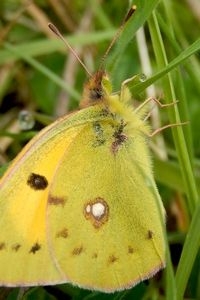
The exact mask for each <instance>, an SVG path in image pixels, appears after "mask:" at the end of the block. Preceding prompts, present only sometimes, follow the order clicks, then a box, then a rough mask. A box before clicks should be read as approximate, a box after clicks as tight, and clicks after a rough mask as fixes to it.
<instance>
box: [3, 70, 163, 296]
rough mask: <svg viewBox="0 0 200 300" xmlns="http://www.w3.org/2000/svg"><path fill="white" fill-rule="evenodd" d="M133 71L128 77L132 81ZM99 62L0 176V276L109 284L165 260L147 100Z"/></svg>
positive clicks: (134, 278) (110, 288)
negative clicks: (135, 102)
mask: <svg viewBox="0 0 200 300" xmlns="http://www.w3.org/2000/svg"><path fill="white" fill-rule="evenodd" d="M133 80H134V79H133V78H131V79H129V80H127V81H133ZM127 81H125V82H124V83H122V87H121V90H120V92H119V93H113V92H112V86H111V83H110V80H109V78H108V76H107V74H106V73H105V72H104V71H102V70H99V71H98V72H97V73H95V74H94V75H93V76H91V78H90V79H89V81H88V83H87V84H86V86H85V88H84V91H83V99H82V106H84V108H83V109H81V110H79V111H77V112H75V113H71V114H69V115H67V116H65V117H62V118H60V119H58V120H57V121H56V122H54V123H53V124H52V125H50V126H48V127H46V128H45V129H44V130H42V131H41V132H40V133H39V134H38V135H37V136H36V137H35V138H33V140H32V141H30V142H29V143H28V144H27V145H26V146H25V148H24V149H23V150H22V152H21V153H20V154H19V155H18V156H17V158H16V159H15V160H14V162H13V163H12V165H11V167H10V168H9V169H8V171H7V172H6V173H5V175H4V176H3V178H2V179H1V181H0V214H1V215H0V228H1V230H0V266H1V267H0V285H4V286H34V285H53V284H59V283H66V282H69V283H72V284H73V285H78V286H80V287H83V288H87V289H91V290H99V291H104V292H114V291H119V290H123V289H128V288H130V287H132V286H134V285H136V284H137V283H139V282H140V281H142V280H145V279H147V278H149V277H151V276H153V275H154V274H155V273H156V272H158V271H159V270H160V269H162V268H163V267H164V266H165V238H164V219H165V213H164V208H163V205H162V201H161V199H160V196H159V194H158V191H157V188H156V184H155V181H154V178H153V174H152V165H151V159H150V155H149V149H148V143H147V138H148V136H149V134H150V127H149V125H147V124H146V121H145V113H146V109H145V105H144V104H146V102H144V103H143V104H141V105H140V106H139V107H138V108H137V109H133V108H132V106H131V105H130V104H129V102H130V100H131V93H130V91H129V89H128V87H127Z"/></svg>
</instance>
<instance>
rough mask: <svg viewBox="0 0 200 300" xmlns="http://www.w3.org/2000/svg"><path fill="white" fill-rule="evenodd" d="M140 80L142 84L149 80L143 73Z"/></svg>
mask: <svg viewBox="0 0 200 300" xmlns="http://www.w3.org/2000/svg"><path fill="white" fill-rule="evenodd" d="M139 80H140V81H141V82H144V81H146V80H147V76H146V75H145V74H144V73H142V74H140V76H139Z"/></svg>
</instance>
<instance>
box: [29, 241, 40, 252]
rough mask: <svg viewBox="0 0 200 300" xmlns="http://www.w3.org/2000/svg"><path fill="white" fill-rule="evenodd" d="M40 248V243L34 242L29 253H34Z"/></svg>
mask: <svg viewBox="0 0 200 300" xmlns="http://www.w3.org/2000/svg"><path fill="white" fill-rule="evenodd" d="M40 249H41V245H40V244H38V243H35V244H34V245H33V246H32V247H31V249H30V251H29V253H33V254H35V253H36V252H37V251H39V250H40Z"/></svg>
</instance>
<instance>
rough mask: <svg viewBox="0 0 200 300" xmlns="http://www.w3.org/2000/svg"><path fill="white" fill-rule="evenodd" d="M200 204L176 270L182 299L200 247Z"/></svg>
mask: <svg viewBox="0 0 200 300" xmlns="http://www.w3.org/2000/svg"><path fill="white" fill-rule="evenodd" d="M199 228H200V205H198V206H197V207H196V209H195V212H194V214H193V217H192V222H191V224H190V228H189V231H188V234H187V237H186V240H185V243H184V247H183V251H182V254H181V258H180V261H179V264H178V268H177V272H176V286H177V299H178V300H182V299H183V295H184V291H185V289H186V286H187V282H188V279H189V276H190V273H191V270H192V266H193V263H194V260H195V258H196V256H197V253H198V251H199V247H200V230H199Z"/></svg>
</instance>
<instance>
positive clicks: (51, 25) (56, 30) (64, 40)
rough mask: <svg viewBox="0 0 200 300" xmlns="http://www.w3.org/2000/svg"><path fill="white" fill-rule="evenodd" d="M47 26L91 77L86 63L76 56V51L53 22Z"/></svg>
mask: <svg viewBox="0 0 200 300" xmlns="http://www.w3.org/2000/svg"><path fill="white" fill-rule="evenodd" d="M48 26H49V28H50V29H51V31H52V32H53V33H55V34H56V35H57V36H58V37H59V38H60V39H61V40H62V41H63V42H64V44H65V45H66V46H67V48H68V49H69V50H70V51H71V52H72V53H73V55H74V56H75V57H76V59H77V60H78V61H79V63H80V64H81V66H82V67H83V68H84V70H85V71H86V73H87V74H88V75H89V76H90V77H91V76H92V74H91V73H90V71H89V70H88V69H87V67H86V65H85V64H84V63H83V62H82V60H81V59H80V57H79V56H78V54H77V53H76V51H75V50H74V49H73V48H72V47H71V46H70V44H69V43H68V42H67V40H66V39H65V38H64V37H63V35H62V34H61V33H60V31H59V30H58V28H57V27H56V26H55V25H54V24H52V23H49V24H48Z"/></svg>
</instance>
